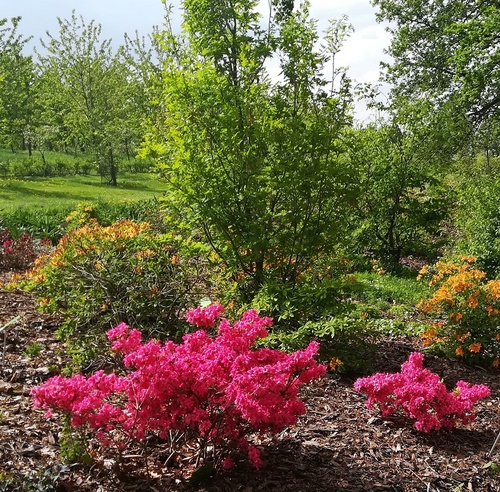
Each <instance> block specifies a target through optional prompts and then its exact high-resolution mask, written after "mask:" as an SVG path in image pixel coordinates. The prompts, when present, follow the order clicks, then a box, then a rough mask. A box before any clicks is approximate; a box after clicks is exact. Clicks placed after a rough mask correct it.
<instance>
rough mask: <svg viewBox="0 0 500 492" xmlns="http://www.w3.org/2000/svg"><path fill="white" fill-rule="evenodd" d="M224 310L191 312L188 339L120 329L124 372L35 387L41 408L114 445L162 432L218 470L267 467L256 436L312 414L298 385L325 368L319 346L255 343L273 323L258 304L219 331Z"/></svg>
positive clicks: (114, 336)
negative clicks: (241, 461) (289, 349)
mask: <svg viewBox="0 0 500 492" xmlns="http://www.w3.org/2000/svg"><path fill="white" fill-rule="evenodd" d="M222 312H223V308H222V306H221V305H219V304H212V305H209V306H208V307H205V308H198V309H196V310H193V311H190V312H189V313H188V314H187V320H188V321H189V322H190V323H191V324H193V325H195V326H197V327H199V328H200V329H199V330H198V331H196V332H194V333H191V334H187V335H185V336H184V337H183V341H182V342H181V343H179V344H175V343H174V342H172V341H168V342H165V343H161V342H159V341H156V340H150V341H148V342H145V343H144V342H142V340H141V338H142V334H141V332H140V331H138V330H135V329H132V330H131V329H130V328H129V327H128V326H127V325H125V324H124V323H122V324H120V325H118V326H116V327H115V328H113V329H112V330H110V331H108V338H109V339H110V340H111V342H112V348H113V350H114V351H115V352H118V353H120V354H122V356H123V364H124V366H125V368H126V372H125V374H122V375H117V374H106V373H104V372H103V371H98V372H96V373H95V374H93V375H91V376H89V377H85V376H82V375H75V376H73V377H71V378H63V377H61V376H55V377H53V378H51V379H49V380H48V381H47V382H46V383H44V384H43V385H41V386H39V387H36V388H34V389H33V390H32V392H31V394H32V396H33V398H34V405H35V407H41V408H45V409H48V412H47V416H48V417H52V416H53V415H52V411H57V412H61V413H62V414H64V415H66V416H67V417H68V418H69V419H70V423H71V425H72V426H73V427H75V428H77V429H80V430H82V431H88V432H91V433H92V434H93V435H94V436H95V437H96V438H97V439H98V441H99V442H100V443H101V445H102V447H103V448H104V449H106V450H108V451H112V450H114V451H115V452H118V453H123V452H124V451H126V450H127V447H128V446H130V445H131V444H132V443H137V442H140V443H141V444H142V445H143V446H147V445H148V443H150V442H151V440H150V438H151V437H152V436H156V437H158V438H160V439H162V440H167V441H169V442H170V444H171V447H172V448H173V449H177V450H179V448H182V447H183V446H184V445H188V444H189V445H191V446H195V447H196V448H197V449H198V458H199V460H201V461H202V462H203V461H205V462H207V461H210V462H212V463H214V465H215V466H216V467H222V468H230V467H231V466H233V464H234V462H233V456H234V455H235V453H236V454H237V453H238V452H243V453H245V454H246V455H247V457H248V459H249V460H250V462H251V463H252V464H253V466H255V468H259V467H260V466H261V456H260V452H259V450H258V449H257V448H255V447H254V446H252V445H251V444H250V443H249V441H248V436H249V434H251V433H254V432H271V433H277V432H279V431H281V430H282V429H283V428H284V427H285V426H288V425H291V424H294V423H295V422H296V420H297V417H298V416H299V415H301V414H303V413H305V405H304V403H303V402H302V401H301V400H300V399H299V398H298V396H297V395H298V389H299V387H300V386H301V385H303V384H305V383H308V382H310V381H312V380H313V379H315V378H318V377H320V376H322V375H323V374H325V372H326V368H325V367H324V366H323V365H320V364H318V363H317V362H316V360H315V356H316V354H317V351H318V343H317V342H311V343H310V344H309V346H308V347H307V348H305V349H304V350H299V351H296V352H294V353H291V354H287V353H285V352H282V351H279V350H274V349H269V348H259V349H255V348H254V345H255V342H256V340H257V339H259V338H263V337H265V336H266V334H267V330H266V328H267V327H268V326H270V325H271V319H270V318H264V317H261V316H259V315H258V314H257V311H255V310H249V311H246V312H245V313H244V314H243V315H242V316H241V319H240V320H239V321H236V322H235V323H234V324H232V325H231V324H230V323H229V321H227V320H226V319H222V320H221V321H220V323H219V326H218V329H217V332H216V334H215V335H213V336H211V335H210V333H209V330H210V328H211V327H212V326H214V324H215V322H216V320H217V319H218V318H219V317H220V316H221V314H222ZM173 436H174V437H173ZM191 449H192V448H191Z"/></svg>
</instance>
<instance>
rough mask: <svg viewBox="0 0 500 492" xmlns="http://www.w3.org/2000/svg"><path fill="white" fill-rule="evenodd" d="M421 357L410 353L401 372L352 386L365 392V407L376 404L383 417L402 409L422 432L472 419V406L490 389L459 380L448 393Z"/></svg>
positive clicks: (373, 377) (380, 376)
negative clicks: (453, 389)
mask: <svg viewBox="0 0 500 492" xmlns="http://www.w3.org/2000/svg"><path fill="white" fill-rule="evenodd" d="M423 358H424V356H423V354H420V353H412V354H410V356H409V358H408V360H407V361H406V362H405V363H404V364H403V365H402V366H401V372H400V373H395V374H382V373H378V374H374V375H373V376H370V377H366V378H359V379H358V380H357V381H356V382H355V383H354V388H355V389H356V391H359V392H363V393H365V394H366V395H367V397H368V399H367V401H366V406H367V407H368V408H372V407H373V405H374V404H376V405H378V407H379V409H380V411H381V413H382V415H383V416H389V415H392V414H394V413H395V412H397V411H398V410H399V409H400V408H401V409H402V410H403V412H404V413H405V414H406V415H407V416H408V417H410V418H412V419H414V420H415V428H416V429H417V430H421V431H423V432H429V431H431V430H438V429H440V428H441V427H454V426H455V425H456V423H457V422H458V421H461V422H462V423H464V424H467V423H469V422H471V421H472V420H474V414H473V413H472V409H473V406H474V404H475V403H476V402H477V401H478V400H480V399H482V398H486V397H487V396H489V395H490V390H489V388H488V387H487V386H484V385H474V386H470V385H469V384H468V383H465V382H463V381H459V382H458V383H457V388H456V390H455V391H453V392H448V390H447V389H446V386H445V385H444V384H443V383H442V382H441V380H440V377H439V376H438V375H437V374H434V373H432V372H431V371H429V370H428V369H424V367H423V365H422V364H423Z"/></svg>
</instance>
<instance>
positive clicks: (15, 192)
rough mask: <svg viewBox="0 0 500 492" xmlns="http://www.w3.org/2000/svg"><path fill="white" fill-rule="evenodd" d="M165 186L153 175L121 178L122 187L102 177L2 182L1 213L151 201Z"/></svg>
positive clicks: (119, 183) (0, 193)
mask: <svg viewBox="0 0 500 492" xmlns="http://www.w3.org/2000/svg"><path fill="white" fill-rule="evenodd" d="M165 189H166V187H165V184H163V183H162V182H161V181H160V180H158V178H157V177H156V176H154V175H152V174H120V175H119V176H118V186H117V187H113V186H109V185H108V184H106V183H102V182H101V178H100V176H71V177H54V178H24V179H12V178H0V210H4V211H6V212H9V211H13V210H16V209H19V208H47V209H56V208H67V207H72V206H74V205H76V204H77V203H79V202H82V201H90V202H95V201H108V202H112V201H123V200H131V201H136V200H147V199H151V198H153V197H155V196H156V197H159V196H161V195H162V194H163V193H164V192H165Z"/></svg>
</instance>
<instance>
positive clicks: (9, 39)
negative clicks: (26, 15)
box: [0, 17, 37, 155]
mask: <svg viewBox="0 0 500 492" xmlns="http://www.w3.org/2000/svg"><path fill="white" fill-rule="evenodd" d="M20 21H21V17H14V18H13V19H11V20H10V25H9V23H8V21H7V19H0V139H1V140H2V143H3V145H5V146H8V147H10V148H11V150H12V152H14V151H15V150H16V149H23V150H24V149H26V148H27V150H28V153H29V155H31V150H32V148H31V145H30V142H26V140H25V138H24V135H25V133H24V132H25V129H26V128H27V127H28V126H29V125H30V124H32V121H33V118H34V112H35V107H36V98H35V94H36V91H35V83H36V78H37V76H36V71H35V66H34V64H33V60H32V57H31V56H27V55H24V54H23V50H24V48H25V46H26V44H27V43H28V42H29V40H30V38H24V37H23V36H22V35H20V34H18V32H17V30H18V27H19V23H20Z"/></svg>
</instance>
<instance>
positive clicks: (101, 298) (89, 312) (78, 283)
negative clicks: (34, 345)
mask: <svg viewBox="0 0 500 492" xmlns="http://www.w3.org/2000/svg"><path fill="white" fill-rule="evenodd" d="M207 269H208V262H207V261H206V259H205V249H204V247H203V246H202V245H196V244H194V243H191V242H188V241H184V240H182V239H180V238H179V237H177V236H174V235H167V234H157V233H155V232H153V231H151V229H150V227H149V224H147V223H136V222H133V221H131V220H122V221H119V222H116V223H114V224H112V225H110V226H106V227H105V226H102V225H100V224H99V223H97V222H96V221H95V219H91V220H90V221H89V222H88V223H86V224H85V225H83V226H82V227H78V228H74V229H72V230H70V231H69V232H68V233H67V234H66V235H65V236H64V237H62V238H61V240H60V241H59V243H58V244H57V246H56V247H55V248H54V249H53V250H52V251H51V252H50V254H47V255H44V256H41V257H39V258H38V259H37V260H36V262H35V265H34V267H33V269H32V270H31V271H29V272H28V273H27V275H26V278H25V279H24V281H22V282H21V285H22V286H23V287H24V288H26V289H27V290H31V291H33V293H34V294H35V295H36V297H37V298H38V303H39V306H40V308H41V309H42V310H44V311H48V312H51V311H53V312H61V313H62V314H63V315H64V317H65V323H64V325H63V326H62V328H61V330H60V333H59V334H60V336H61V337H63V338H67V339H69V340H70V341H76V342H79V345H80V346H81V347H82V350H84V351H85V352H87V355H89V354H88V352H90V351H91V348H92V346H93V345H95V344H96V343H97V341H96V340H98V339H99V338H102V336H103V334H104V333H105V331H106V330H108V329H109V328H110V327H111V326H114V325H116V324H117V323H121V322H124V323H127V324H130V325H132V326H141V328H143V330H145V332H146V334H147V335H148V336H150V337H156V338H166V337H170V336H174V335H176V334H177V332H178V330H179V329H184V327H183V326H180V325H179V319H181V318H182V317H181V316H180V314H181V313H182V312H183V311H184V310H185V309H187V308H189V307H190V306H191V303H192V304H195V303H197V302H198V301H199V299H200V298H202V297H204V296H206V295H207V294H208V292H207V291H206V289H207V288H208V287H207V284H206V282H205V279H206V272H207ZM96 350H97V349H96ZM85 357H86V356H85Z"/></svg>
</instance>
